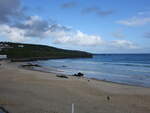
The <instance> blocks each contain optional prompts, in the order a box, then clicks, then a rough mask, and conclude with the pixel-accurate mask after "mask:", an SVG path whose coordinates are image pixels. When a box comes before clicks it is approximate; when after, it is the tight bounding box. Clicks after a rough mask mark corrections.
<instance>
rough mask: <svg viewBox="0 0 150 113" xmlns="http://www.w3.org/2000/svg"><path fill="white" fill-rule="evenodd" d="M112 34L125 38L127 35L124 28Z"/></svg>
mask: <svg viewBox="0 0 150 113" xmlns="http://www.w3.org/2000/svg"><path fill="white" fill-rule="evenodd" d="M112 36H113V37H115V38H124V37H125V35H124V34H123V31H122V30H118V31H115V32H113V33H112Z"/></svg>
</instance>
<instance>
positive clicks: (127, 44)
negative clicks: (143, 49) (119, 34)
mask: <svg viewBox="0 0 150 113" xmlns="http://www.w3.org/2000/svg"><path fill="white" fill-rule="evenodd" d="M110 45H111V46H113V47H117V48H126V49H137V48H139V47H138V46H137V45H135V44H133V43H132V42H131V41H128V40H114V41H111V43H110Z"/></svg>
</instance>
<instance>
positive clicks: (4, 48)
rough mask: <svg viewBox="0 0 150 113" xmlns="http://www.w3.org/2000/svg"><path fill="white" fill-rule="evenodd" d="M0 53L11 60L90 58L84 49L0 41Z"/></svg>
mask: <svg viewBox="0 0 150 113" xmlns="http://www.w3.org/2000/svg"><path fill="white" fill-rule="evenodd" d="M0 55H7V58H8V59H10V60H11V61H13V62H14V61H34V60H48V59H62V58H91V57H92V56H93V55H92V54H91V53H88V52H84V51H77V50H65V49H60V48H55V47H51V46H45V45H34V44H23V43H12V42H0Z"/></svg>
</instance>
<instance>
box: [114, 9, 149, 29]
mask: <svg viewBox="0 0 150 113" xmlns="http://www.w3.org/2000/svg"><path fill="white" fill-rule="evenodd" d="M117 23H119V24H123V25H126V26H141V25H146V24H150V12H148V11H147V12H138V14H137V15H136V16H134V17H131V18H129V19H125V20H119V21H117Z"/></svg>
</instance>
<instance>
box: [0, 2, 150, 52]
mask: <svg viewBox="0 0 150 113" xmlns="http://www.w3.org/2000/svg"><path fill="white" fill-rule="evenodd" d="M0 41H9V42H21V43H32V44H42V45H49V46H54V47H58V48H64V49H72V50H81V51H87V52H92V53H150V0H57V1H56V0H0Z"/></svg>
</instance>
